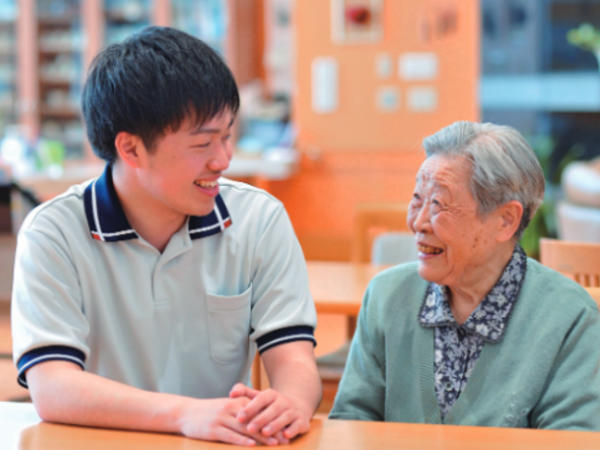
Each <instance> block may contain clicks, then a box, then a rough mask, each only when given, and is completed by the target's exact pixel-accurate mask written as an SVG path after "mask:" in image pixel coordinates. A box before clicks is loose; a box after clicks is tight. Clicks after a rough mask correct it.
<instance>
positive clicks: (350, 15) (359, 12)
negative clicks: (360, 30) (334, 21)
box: [346, 6, 371, 25]
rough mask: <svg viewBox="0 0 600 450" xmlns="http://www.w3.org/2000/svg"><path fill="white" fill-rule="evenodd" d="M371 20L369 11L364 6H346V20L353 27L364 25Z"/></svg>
mask: <svg viewBox="0 0 600 450" xmlns="http://www.w3.org/2000/svg"><path fill="white" fill-rule="evenodd" d="M370 19H371V11H370V10H369V8H367V7H366V6H348V7H347V8H346V20H348V21H349V22H351V23H353V24H355V25H366V24H368V23H369V20H370Z"/></svg>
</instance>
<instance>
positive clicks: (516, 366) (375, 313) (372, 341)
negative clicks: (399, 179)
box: [330, 259, 600, 430]
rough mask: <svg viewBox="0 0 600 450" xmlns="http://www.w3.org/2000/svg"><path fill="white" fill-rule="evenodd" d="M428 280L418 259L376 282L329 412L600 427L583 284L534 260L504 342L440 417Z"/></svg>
mask: <svg viewBox="0 0 600 450" xmlns="http://www.w3.org/2000/svg"><path fill="white" fill-rule="evenodd" d="M426 286H427V282H426V281H424V280H423V279H422V278H420V277H419V275H418V273H417V264H416V263H410V264H404V265H400V266H396V267H393V268H390V269H388V270H386V271H384V272H382V273H380V274H379V275H378V276H376V277H375V278H374V279H373V280H372V281H371V283H370V284H369V287H368V289H367V292H366V294H365V298H364V300H363V305H362V308H361V311H360V315H359V318H358V327H357V330H356V333H355V335H354V339H353V340H352V346H351V348H350V354H349V356H348V361H347V364H346V368H345V371H344V375H343V377H342V380H341V382H340V386H339V389H338V393H337V396H336V399H335V403H334V406H333V409H332V411H331V413H330V418H334V419H355V420H383V421H389V422H417V423H447V424H457V425H482V426H498V427H531V428H556V429H581V430H600V313H599V312H598V308H597V306H596V303H595V302H594V301H593V300H592V299H591V298H590V296H589V295H588V294H587V292H586V291H585V290H584V289H583V288H582V287H580V286H579V285H577V284H576V283H575V282H573V281H571V280H568V279H567V278H565V277H563V276H562V275H560V274H558V273H557V272H554V271H552V270H550V269H548V268H546V267H544V266H542V265H540V264H539V263H538V262H536V261H534V260H532V259H528V261H527V273H526V275H525V280H524V282H523V286H522V288H521V292H520V294H519V298H518V299H517V302H516V304H515V306H514V309H513V311H512V313H511V316H510V318H509V321H508V326H507V328H506V330H505V333H504V336H503V338H502V339H501V340H500V341H499V342H498V343H496V344H491V343H486V344H485V345H484V347H483V350H482V352H481V355H480V357H479V359H478V360H477V362H476V364H475V367H474V368H473V372H472V373H471V376H470V378H469V380H468V382H467V385H466V386H465V389H464V391H463V392H462V394H461V395H460V397H459V398H458V400H457V401H456V403H455V404H454V405H453V407H452V409H451V410H450V411H449V412H448V414H447V415H446V416H445V418H444V419H443V420H442V418H441V414H440V409H439V407H438V403H437V399H436V396H435V390H434V379H433V347H434V342H433V339H434V330H433V328H425V327H422V326H421V325H420V324H419V322H418V314H419V310H420V307H421V303H422V301H423V297H424V294H425V288H426Z"/></svg>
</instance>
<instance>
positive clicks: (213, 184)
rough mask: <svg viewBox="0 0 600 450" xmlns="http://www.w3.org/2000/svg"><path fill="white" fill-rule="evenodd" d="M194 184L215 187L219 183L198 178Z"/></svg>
mask: <svg viewBox="0 0 600 450" xmlns="http://www.w3.org/2000/svg"><path fill="white" fill-rule="evenodd" d="M194 184H195V185H196V186H200V187H203V188H213V187H215V186H216V185H217V184H218V183H217V182H216V181H205V180H196V181H194Z"/></svg>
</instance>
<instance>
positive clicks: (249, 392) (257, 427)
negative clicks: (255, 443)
mask: <svg viewBox="0 0 600 450" xmlns="http://www.w3.org/2000/svg"><path fill="white" fill-rule="evenodd" d="M229 397H230V398H231V399H239V398H245V399H247V400H248V402H247V403H246V402H245V403H246V404H245V405H244V406H243V407H242V408H241V409H240V410H239V411H238V412H237V414H236V416H235V418H236V420H237V422H238V423H239V424H240V425H242V426H243V427H244V428H245V431H246V432H247V433H248V434H249V436H252V437H254V436H257V435H258V436H261V437H262V438H266V440H262V439H260V440H259V442H262V443H264V444H267V445H277V444H287V443H289V441H290V439H293V438H294V437H295V436H297V435H299V434H302V433H306V432H307V431H308V429H309V426H310V425H309V423H310V417H311V414H310V413H307V412H304V411H302V410H301V408H300V407H299V405H298V404H297V402H296V401H295V400H294V399H292V398H290V397H288V396H286V395H284V394H282V393H280V392H277V391H275V390H273V389H266V390H264V391H259V390H256V389H252V388H250V387H248V386H246V385H244V384H241V383H238V384H236V385H235V386H233V388H232V389H231V391H230V392H229Z"/></svg>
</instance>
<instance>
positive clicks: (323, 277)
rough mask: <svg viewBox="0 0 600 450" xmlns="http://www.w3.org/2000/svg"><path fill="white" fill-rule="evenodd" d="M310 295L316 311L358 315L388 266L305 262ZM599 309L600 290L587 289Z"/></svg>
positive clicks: (594, 288) (595, 288)
mask: <svg viewBox="0 0 600 450" xmlns="http://www.w3.org/2000/svg"><path fill="white" fill-rule="evenodd" d="M306 266H307V268H308V278H309V283H310V292H311V294H312V296H313V299H314V301H315V307H316V309H317V312H321V313H333V314H344V315H347V316H354V317H356V316H357V315H358V312H359V310H360V305H361V303H362V298H363V295H364V294H365V290H366V289H367V285H368V284H369V281H370V280H371V278H373V277H374V276H375V275H376V274H377V273H379V272H381V271H382V270H383V269H385V268H386V267H389V266H381V265H373V264H369V263H351V262H325V261H307V262H306ZM586 290H587V291H588V292H589V294H590V295H591V296H592V298H593V299H594V300H596V302H597V303H598V305H599V306H600V288H597V287H591V288H586Z"/></svg>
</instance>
